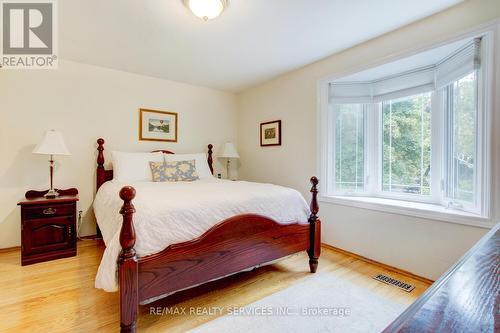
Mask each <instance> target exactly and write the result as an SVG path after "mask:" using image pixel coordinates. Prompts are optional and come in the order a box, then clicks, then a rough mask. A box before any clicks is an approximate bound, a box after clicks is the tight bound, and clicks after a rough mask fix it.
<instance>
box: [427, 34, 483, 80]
mask: <svg viewBox="0 0 500 333" xmlns="http://www.w3.org/2000/svg"><path fill="white" fill-rule="evenodd" d="M480 62H481V38H475V39H474V40H473V41H472V42H471V43H469V44H467V45H465V46H464V47H463V48H461V49H460V50H458V51H457V52H455V53H454V54H452V55H450V56H449V57H447V58H445V59H443V60H442V61H440V62H439V63H438V64H436V87H437V88H438V89H439V88H443V87H445V86H447V85H449V84H450V83H452V82H454V81H457V80H459V79H460V78H462V77H464V76H466V75H467V74H469V73H471V72H473V71H474V70H476V69H479V66H480Z"/></svg>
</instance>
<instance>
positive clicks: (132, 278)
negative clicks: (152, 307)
mask: <svg viewBox="0 0 500 333" xmlns="http://www.w3.org/2000/svg"><path fill="white" fill-rule="evenodd" d="M120 198H121V199H122V200H123V206H122V209H121V210H120V214H122V215H123V224H122V228H121V231H120V245H121V246H122V251H121V253H120V256H119V260H118V265H119V267H118V270H119V271H118V279H119V285H120V331H121V332H122V333H125V332H126V333H128V332H135V331H136V324H137V312H138V307H139V285H138V261H137V256H136V254H135V249H134V245H135V229H134V222H133V215H134V213H135V208H134V205H133V204H132V200H133V199H134V198H135V189H134V188H133V187H131V186H125V187H123V188H122V189H121V190H120Z"/></svg>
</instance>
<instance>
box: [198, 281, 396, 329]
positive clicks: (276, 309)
mask: <svg viewBox="0 0 500 333" xmlns="http://www.w3.org/2000/svg"><path fill="white" fill-rule="evenodd" d="M404 309H405V306H404V305H402V304H399V303H395V302H393V301H390V300H388V299H384V298H382V297H380V296H378V295H377V294H375V293H373V292H371V291H370V290H368V289H366V287H363V286H362V285H356V284H353V283H351V282H349V281H347V280H343V279H341V278H338V277H334V276H332V275H331V274H329V273H328V272H323V273H320V274H317V275H314V276H311V277H307V278H306V279H305V280H303V281H301V282H299V283H297V284H295V285H293V286H291V287H289V288H287V289H284V290H282V291H279V292H277V293H275V294H272V295H270V296H267V297H265V298H263V299H261V300H259V301H257V302H254V303H252V304H249V305H247V306H245V307H238V308H237V307H234V308H228V309H227V311H228V314H227V315H224V316H222V317H219V318H217V319H215V320H212V321H210V322H208V323H205V324H203V325H201V326H198V327H196V328H195V329H193V330H191V331H190V332H191V333H212V332H213V333H224V332H239V333H243V332H255V333H270V332H279V333H282V332H297V333H298V332H301V333H302V332H342V333H343V332H348V333H355V332H362V333H367V332H380V331H382V330H383V329H384V328H385V327H386V326H387V325H389V323H391V322H392V321H393V320H394V319H396V317H397V316H398V315H399V314H400V313H402V312H403V311H404Z"/></svg>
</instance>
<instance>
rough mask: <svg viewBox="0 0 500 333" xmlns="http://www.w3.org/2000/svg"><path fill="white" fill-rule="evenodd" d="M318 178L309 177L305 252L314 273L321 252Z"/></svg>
mask: <svg viewBox="0 0 500 333" xmlns="http://www.w3.org/2000/svg"><path fill="white" fill-rule="evenodd" d="M318 183H319V181H318V178H316V177H314V176H313V177H311V184H312V187H311V193H312V200H311V216H310V217H309V226H310V238H309V249H308V250H307V254H308V255H309V268H310V269H311V273H316V269H318V259H319V256H320V254H321V221H320V220H319V218H318V212H319V205H318V188H317V186H318Z"/></svg>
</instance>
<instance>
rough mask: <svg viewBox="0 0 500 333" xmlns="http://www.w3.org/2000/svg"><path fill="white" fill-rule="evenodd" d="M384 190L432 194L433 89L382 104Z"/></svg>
mask: <svg viewBox="0 0 500 333" xmlns="http://www.w3.org/2000/svg"><path fill="white" fill-rule="evenodd" d="M382 124H383V175H382V179H383V190H384V191H390V192H406V193H416V194H425V195H428V194H430V161H431V93H426V94H420V95H415V96H410V97H405V98H402V99H398V100H393V101H387V102H384V103H383V104H382Z"/></svg>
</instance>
